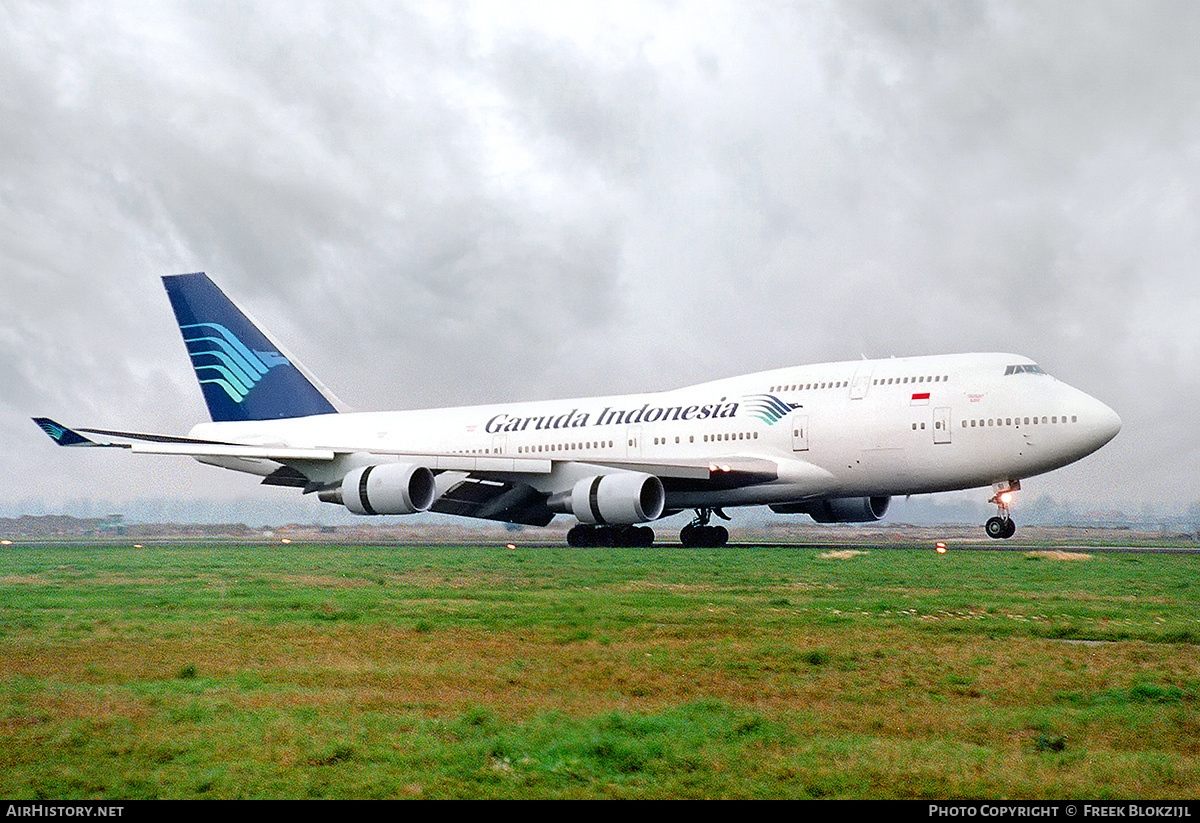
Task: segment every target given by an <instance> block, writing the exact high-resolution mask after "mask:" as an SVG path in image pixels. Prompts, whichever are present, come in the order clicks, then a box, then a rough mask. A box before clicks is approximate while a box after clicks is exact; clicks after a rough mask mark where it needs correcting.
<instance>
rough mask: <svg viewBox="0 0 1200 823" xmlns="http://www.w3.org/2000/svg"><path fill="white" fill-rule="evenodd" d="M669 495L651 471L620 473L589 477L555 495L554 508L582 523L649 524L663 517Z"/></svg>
mask: <svg viewBox="0 0 1200 823" xmlns="http://www.w3.org/2000/svg"><path fill="white" fill-rule="evenodd" d="M666 501H667V496H666V492H665V491H663V484H662V481H661V480H659V479H658V478H657V477H655V476H654V475H652V474H642V473H635V472H621V473H619V474H602V475H599V476H597V477H587V478H584V479H583V480H580V481H579V482H577V483H576V484H575V485H574V486H572V487H571V490H570V491H568V492H559V493H558V494H555V495H552V496H551V497H550V499H549V500H548V501H547V505H548V506H549V507H550V510H551V511H556V512H561V513H563V514H573V515H575V517H576V518H578V519H579V522H580V523H600V524H605V523H614V524H624V525H628V524H631V523H646V522H648V521H650V520H657V519H658V518H659V517H661V516H662V513H663V506H664V505H666Z"/></svg>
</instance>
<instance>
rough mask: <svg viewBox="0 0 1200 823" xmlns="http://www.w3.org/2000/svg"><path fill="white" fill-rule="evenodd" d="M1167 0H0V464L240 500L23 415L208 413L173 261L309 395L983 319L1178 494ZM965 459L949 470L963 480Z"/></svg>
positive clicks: (1153, 479) (1180, 441)
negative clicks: (295, 363)
mask: <svg viewBox="0 0 1200 823" xmlns="http://www.w3.org/2000/svg"><path fill="white" fill-rule="evenodd" d="M1197 42H1200V5H1197V4H1195V3H1193V2H1139V3H1128V2H1093V1H1091V0H1089V2H1086V3H1084V2H1079V3H1038V2H1032V1H1031V2H970V1H969V0H953V1H951V0H945V1H944V2H894V0H878V2H852V1H847V2H818V1H815V0H814V2H791V3H784V2H750V1H749V0H747V1H746V2H736V3H733V2H731V3H702V2H687V3H678V2H662V3H654V2H649V0H638V2H629V3H621V2H604V3H594V4H593V3H560V2H546V3H536V2H529V3H520V2H507V1H506V2H494V3H482V2H481V3H471V2H458V3H456V2H433V1H432V0H430V1H423V2H413V3H403V2H347V1H346V0H339V2H336V3H334V2H331V3H327V4H323V3H315V2H307V3H295V2H288V3H271V2H253V3H250V2H211V0H210V1H208V2H196V3H174V2H151V3H144V4H143V3H132V2H128V3H123V2H114V3H91V2H60V3H47V2H45V1H44V0H41V2H22V0H2V2H0V497H2V498H4V499H5V500H7V501H10V502H11V501H17V505H18V506H25V507H26V508H29V507H31V506H35V505H36V506H41V507H42V510H45V511H54V510H60V509H62V508H64V507H69V506H70V505H71V504H72V501H76V502H77V501H79V500H81V499H84V498H89V497H97V498H100V499H103V500H105V501H115V502H117V503H119V502H120V501H124V500H133V499H137V498H143V497H153V496H170V495H175V496H179V497H182V498H197V499H218V500H219V499H225V498H232V497H244V496H246V495H252V496H256V495H257V496H262V497H263V498H270V499H274V498H278V497H281V496H287V495H289V494H291V492H289V491H283V490H261V491H259V490H257V489H256V484H255V481H254V480H253V479H249V478H242V477H239V476H237V475H234V474H232V473H227V472H222V471H220V470H217V469H212V468H208V467H203V466H199V465H196V464H194V463H191V462H190V461H186V460H183V459H175V458H153V457H142V458H137V457H134V456H132V455H127V454H116V453H112V452H104V453H85V454H80V453H79V451H78V450H73V451H70V452H67V451H66V450H58V449H56V448H54V447H53V446H52V444H51V443H50V442H49V441H48V440H47V439H45V437H44V436H43V435H42V434H41V433H40V432H39V431H38V430H37V429H36V427H34V426H33V424H32V423H30V422H29V417H30V416H32V415H41V414H45V415H49V416H52V417H55V418H58V419H60V420H61V421H62V422H64V423H68V424H74V425H95V426H100V427H105V426H111V427H121V428H132V429H142V430H150V431H165V432H178V433H183V432H186V431H187V429H188V428H189V427H190V426H191V425H192V424H193V423H195V422H197V421H199V420H201V419H204V417H205V412H204V407H203V404H202V401H201V398H200V394H199V390H198V388H197V387H196V385H195V381H194V378H193V376H192V373H191V370H190V366H189V363H188V360H187V358H186V356H185V353H184V349H183V344H182V342H181V341H180V339H179V335H178V331H177V329H176V328H175V326H174V322H173V318H172V315H171V312H170V308H169V305H168V303H167V301H166V297H165V294H164V293H163V290H162V287H161V285H160V283H159V280H158V277H159V276H160V275H162V274H169V273H178V272H190V271H206V272H208V273H209V274H210V275H211V276H212V277H213V279H214V280H216V281H217V282H218V283H219V284H221V285H222V286H223V287H224V288H225V290H226V291H227V292H229V293H230V294H231V295H233V296H235V298H236V299H238V300H239V301H240V302H242V303H243V304H244V305H245V306H246V307H248V308H249V309H250V311H251V312H253V313H254V314H255V315H256V316H257V317H258V318H259V319H260V320H262V321H263V322H264V323H265V325H266V326H267V327H268V328H270V329H271V330H272V331H273V332H274V333H275V334H276V336H278V337H280V338H281V339H282V340H284V341H285V343H286V344H287V345H288V346H289V348H291V350H292V351H293V352H294V353H295V354H296V355H298V356H299V358H300V359H301V360H302V361H304V362H305V363H306V364H307V365H308V366H309V368H310V369H312V370H313V371H314V372H316V373H317V374H318V375H320V376H321V377H322V378H323V380H324V381H325V382H326V383H327V384H328V385H330V387H332V388H333V389H334V390H335V391H336V392H337V393H338V394H339V395H340V396H341V397H342V399H343V400H345V401H346V402H347V403H349V404H350V405H352V406H355V407H358V408H364V409H382V408H417V407H422V406H430V405H449V404H469V403H477V402H488V401H503V400H521V399H538V398H552V397H558V396H572V395H580V394H591V393H610V392H624V391H637V390H642V389H665V388H671V387H674V386H677V385H683V384H687V383H690V382H697V381H702V380H707V379H713V378H717V377H724V376H729V375H733V374H738V373H741V372H747V371H754V370H759V369H765V368H773V367H778V366H784V365H790V364H795V363H805V362H819V361H826V360H837V359H856V358H859V357H861V356H863V355H866V356H869V357H881V356H890V355H897V356H902V355H918V354H931V353H941V352H960V351H995V350H999V351H1012V352H1018V353H1021V354H1025V355H1028V356H1030V357H1033V358H1035V359H1036V360H1037V361H1038V362H1039V363H1041V364H1042V366H1043V367H1044V368H1045V369H1046V370H1047V371H1050V372H1051V373H1052V374H1054V375H1056V376H1057V377H1059V378H1060V379H1062V380H1064V381H1066V382H1068V383H1071V384H1072V385H1074V386H1077V387H1079V388H1081V389H1083V390H1084V391H1087V392H1088V393H1090V394H1093V395H1095V396H1096V397H1098V398H1100V399H1101V400H1103V401H1105V402H1106V403H1108V404H1109V405H1111V406H1112V407H1113V408H1115V409H1116V410H1117V411H1118V412H1119V413H1120V414H1121V415H1122V417H1123V419H1124V430H1123V431H1122V433H1121V434H1120V435H1119V436H1118V438H1117V439H1116V440H1115V441H1113V442H1112V443H1111V444H1110V445H1108V446H1107V447H1105V448H1104V449H1103V450H1102V451H1101V452H1099V453H1097V454H1096V455H1094V456H1092V457H1091V458H1089V459H1087V460H1086V461H1084V462H1083V463H1081V464H1077V465H1075V466H1072V467H1069V468H1067V469H1064V470H1060V471H1059V472H1056V473H1053V474H1051V475H1047V476H1045V477H1042V478H1036V479H1033V480H1030V481H1028V482H1027V483H1026V489H1027V491H1029V492H1032V493H1033V494H1034V495H1041V494H1050V495H1053V496H1055V497H1056V498H1058V499H1070V500H1078V501H1082V502H1084V503H1089V504H1092V505H1107V503H1108V501H1111V502H1112V503H1114V504H1116V505H1119V506H1123V507H1127V508H1132V509H1137V508H1140V507H1145V506H1147V505H1152V506H1156V507H1159V508H1161V509H1164V510H1170V509H1172V508H1182V507H1186V506H1187V505H1189V504H1191V503H1192V502H1194V501H1196V500H1200V488H1197V483H1196V477H1197V474H1198V471H1200V451H1198V449H1197V445H1196V436H1195V429H1196V424H1195V422H1194V420H1195V415H1196V402H1197V399H1198V398H1200V391H1198V389H1200V375H1198V370H1197V365H1198V364H1200V201H1198V199H1197V193H1198V192H1200V188H1198V185H1200V53H1198V52H1197V51H1196V48H1195V44H1196V43H1197ZM978 494H981V495H983V494H985V493H984V492H979V493H978Z"/></svg>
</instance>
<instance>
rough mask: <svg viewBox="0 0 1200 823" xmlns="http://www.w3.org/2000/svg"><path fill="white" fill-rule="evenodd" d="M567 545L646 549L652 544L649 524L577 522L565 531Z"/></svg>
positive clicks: (652, 531) (651, 531)
mask: <svg viewBox="0 0 1200 823" xmlns="http://www.w3.org/2000/svg"><path fill="white" fill-rule="evenodd" d="M567 545H568V546H572V547H575V548H590V547H595V546H602V547H606V548H610V547H613V546H629V547H636V548H641V549H648V548H650V547H651V546H653V545H654V529H652V528H650V527H649V526H594V525H592V524H590V523H579V524H578V525H576V526H573V527H571V530H570V531H568V532H567Z"/></svg>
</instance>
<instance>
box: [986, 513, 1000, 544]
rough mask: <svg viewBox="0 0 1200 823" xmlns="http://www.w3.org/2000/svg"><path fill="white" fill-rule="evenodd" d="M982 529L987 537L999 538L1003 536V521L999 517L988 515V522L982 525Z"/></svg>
mask: <svg viewBox="0 0 1200 823" xmlns="http://www.w3.org/2000/svg"><path fill="white" fill-rule="evenodd" d="M983 530H984V531H986V532H987V536H988V537H990V538H992V539H993V540H999V539H1000V538H1001V537H1003V536H1004V521H1003V520H1002V519H1000V518H999V517H989V518H988V522H987V523H985V524H984V525H983Z"/></svg>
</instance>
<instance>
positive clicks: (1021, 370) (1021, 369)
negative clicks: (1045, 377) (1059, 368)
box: [1004, 363, 1046, 375]
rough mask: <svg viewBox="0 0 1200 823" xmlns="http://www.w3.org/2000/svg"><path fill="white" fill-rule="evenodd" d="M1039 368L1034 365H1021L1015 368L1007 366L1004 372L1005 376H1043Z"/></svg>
mask: <svg viewBox="0 0 1200 823" xmlns="http://www.w3.org/2000/svg"><path fill="white" fill-rule="evenodd" d="M1045 373H1046V372H1044V371H1043V370H1042V367H1041V366H1038V365H1036V364H1034V363H1022V364H1020V365H1017V366H1009V367H1008V368H1007V369H1005V370H1004V374H1005V375H1009V374H1045Z"/></svg>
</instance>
